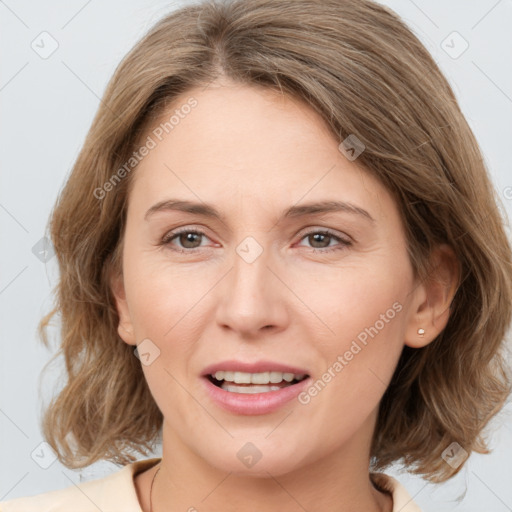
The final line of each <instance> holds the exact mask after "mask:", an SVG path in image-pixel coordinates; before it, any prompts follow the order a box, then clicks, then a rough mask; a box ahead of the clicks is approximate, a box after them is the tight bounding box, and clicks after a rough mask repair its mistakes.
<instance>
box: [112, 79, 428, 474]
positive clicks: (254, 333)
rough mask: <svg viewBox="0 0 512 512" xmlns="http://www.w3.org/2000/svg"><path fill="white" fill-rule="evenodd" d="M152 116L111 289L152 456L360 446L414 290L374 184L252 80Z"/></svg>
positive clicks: (226, 462)
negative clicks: (154, 450) (158, 431)
mask: <svg viewBox="0 0 512 512" xmlns="http://www.w3.org/2000/svg"><path fill="white" fill-rule="evenodd" d="M185 105H189V107H186V106H185ZM176 109H177V112H176ZM172 115H174V118H173V120H171V121H169V120H170V118H171V116H172ZM162 122H163V123H165V122H167V123H168V124H167V125H166V127H163V125H160V126H155V129H154V130H152V131H151V132H149V133H148V134H146V136H145V138H144V139H143V142H144V143H145V144H146V146H147V148H149V149H148V151H142V152H141V154H142V153H147V154H146V156H144V157H143V159H142V161H141V163H140V164H139V166H138V168H137V169H136V171H134V172H136V175H135V176H134V178H136V179H135V181H134V183H133V189H132V191H131V194H130V197H129V207H128V212H127V224H126V231H125V241H124V248H123V271H124V277H123V283H122V284H123V285H124V288H123V287H121V288H117V289H116V295H117V303H118V310H119V312H120V327H119V333H120V335H121V337H122V338H123V339H124V341H125V342H127V343H130V344H132V345H134V344H141V345H140V346H139V353H140V357H141V361H142V363H143V370H144V374H145V376H146V379H147V382H148V385H149V387H150V389H151V392H152V394H153V396H154V399H155V400H156V403H157V404H158V407H159V408H160V410H161V411H162V413H163V415H164V419H165V421H164V450H165V439H166V438H168V439H172V440H173V441H172V442H173V443H174V444H176V443H180V445H181V446H182V447H184V448H185V449H187V450H189V451H191V452H193V453H195V454H196V455H198V456H200V457H201V458H202V459H203V460H206V461H207V462H208V463H210V464H211V465H213V466H215V467H217V468H221V469H223V470H226V471H235V472H244V471H246V472H251V473H255V472H265V471H271V473H272V474H273V475H277V474H282V473H285V472H288V471H291V470H293V469H295V468H298V467H300V466H302V465H304V464H307V463H312V462H314V461H317V460H319V459H320V458H322V457H328V456H331V455H332V454H340V453H341V452H343V453H345V455H347V456H348V457H361V456H364V457H367V456H368V451H369V442H370V439H371V435H372V432H373V429H374V422H375V419H376V413H377V407H378V404H379V400H380V399H381V397H382V395H383V393H384V391H385V389H386V387H387V385H388V383H389V381H390V379H391V376H392V374H393V371H394V369H395V366H396V364H397V361H398V358H399V356H400V353H401V351H402V348H403V345H404V342H406V341H407V336H408V333H409V332H410V330H411V329H412V328H413V327H411V325H410V324H411V322H412V313H413V311H414V309H415V304H417V303H418V301H421V300H423V299H422V297H419V296H418V293H419V292H418V290H420V289H421V288H418V287H417V286H416V283H415V281H414V278H413V271H412V267H411V264H410V262H409V258H408V254H407V250H406V239H405V235H404V231H403V227H402V224H401V220H400V217H399V213H398V209H397V205H396V204H395V202H394V200H393V199H392V197H391V195H390V194H389V193H388V192H387V190H386V189H385V188H384V187H383V186H382V185H381V184H380V183H379V182H378V181H376V180H375V179H374V178H372V177H371V176H370V175H369V174H367V173H366V172H365V171H364V170H362V169H361V168H359V167H358V165H357V159H355V160H352V158H353V155H352V154H351V153H346V154H344V153H343V152H341V151H340V150H339V148H338V145H339V143H340V142H341V141H338V140H336V139H335V138H334V137H333V136H332V135H331V134H330V132H329V131H328V130H327V128H326V127H325V126H324V124H323V122H322V120H321V119H320V118H319V117H318V116H317V114H315V113H314V112H313V111H312V110H310V108H309V107H307V106H305V105H302V104H300V103H297V102H295V101H293V100H291V99H289V98H283V97H278V96H276V95H274V94H273V93H272V92H270V91H268V90H261V89H257V88H252V87H247V86H239V85H234V84H232V83H227V84H224V85H222V86H218V85H216V86H214V85H210V86H209V87H208V88H207V89H205V90H201V89H195V90H192V91H189V92H188V93H186V94H183V95H182V96H181V97H180V98H179V99H178V100H177V101H176V102H175V104H174V106H173V109H172V111H169V112H168V113H166V115H165V116H163V118H162ZM166 130H167V132H168V133H166ZM147 136H149V139H148V138H147ZM356 149H357V148H356ZM359 149H360V148H359ZM346 155H348V156H349V157H350V158H348V157H347V156H346ZM111 193H115V191H114V192H111ZM166 202H167V203H166ZM174 202H176V203H174ZM171 203H174V204H175V207H173V206H172V204H171ZM185 203H186V205H187V207H186V209H184V208H180V207H179V206H180V205H181V206H182V207H183V206H184V205H185ZM155 205H159V206H155ZM318 205H320V206H318ZM326 206H327V207H326ZM186 210H188V211H186ZM213 210H215V211H216V212H217V213H218V216H216V215H213V214H212V211H213ZM178 231H179V233H181V234H180V235H178V234H177V232H178ZM194 232H197V233H199V234H194ZM324 232H328V234H322V233H324ZM416 327H418V326H416ZM134 357H135V356H134ZM251 364H255V366H253V367H251V366H250V365H251ZM248 365H249V366H248ZM237 369H238V370H240V371H242V373H240V374H236V373H234V372H236V370H237ZM216 370H219V371H221V372H222V371H229V372H230V373H228V374H227V375H226V374H224V377H225V378H226V380H224V381H223V382H224V383H223V384H222V381H220V383H221V385H222V386H223V388H222V387H218V386H217V385H215V384H213V383H212V382H210V378H209V377H207V376H205V373H206V374H212V373H215V371H216ZM287 370H288V371H287ZM266 371H269V372H273V374H271V373H269V374H268V375H265V372H266ZM286 373H292V374H294V375H293V378H294V379H295V377H300V375H298V374H305V375H307V376H308V377H306V378H305V379H304V380H303V381H301V382H298V383H295V384H294V383H293V381H292V383H291V384H289V383H288V382H287V380H286V379H287V378H289V377H287V375H285V374H286ZM249 374H252V375H249ZM254 374H264V375H254ZM218 376H219V377H220V378H222V376H223V375H222V373H221V374H218ZM259 379H260V380H259ZM269 379H271V380H274V381H276V382H274V383H272V382H271V383H270V384H268V380H269ZM236 380H237V381H239V382H238V383H237V382H234V381H236ZM253 380H254V381H256V383H258V382H260V384H253V383H252V382H253ZM295 380H297V379H295ZM227 381H231V382H227ZM249 381H250V382H251V384H249ZM278 381H279V382H278ZM265 383H267V384H265ZM217 384H219V382H218V383H217ZM271 386H272V387H271ZM274 386H275V387H274ZM226 387H227V388H228V389H229V390H227V389H225V388H226ZM269 390H270V391H269ZM247 443H251V444H247ZM251 457H252V459H251ZM260 457H261V458H260ZM258 459H259V460H258ZM250 460H252V461H256V463H254V462H250ZM253 465H254V467H252V466H253Z"/></svg>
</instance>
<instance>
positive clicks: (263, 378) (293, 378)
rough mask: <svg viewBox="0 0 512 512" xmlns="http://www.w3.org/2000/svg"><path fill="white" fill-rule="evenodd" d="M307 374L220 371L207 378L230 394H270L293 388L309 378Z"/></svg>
mask: <svg viewBox="0 0 512 512" xmlns="http://www.w3.org/2000/svg"><path fill="white" fill-rule="evenodd" d="M308 377H309V375H307V374H293V373H282V372H263V373H245V372H223V371H218V372H216V373H215V374H214V375H207V376H206V378H207V379H208V380H209V381H210V382H211V383H212V384H214V385H215V386H217V387H219V388H221V389H223V390H224V391H228V392H230V393H242V394H254V393H269V392H271V391H279V390H280V389H283V388H286V387H290V386H293V385H295V384H298V383H299V382H301V381H303V380H304V379H306V378H308Z"/></svg>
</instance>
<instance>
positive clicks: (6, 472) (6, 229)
mask: <svg viewBox="0 0 512 512" xmlns="http://www.w3.org/2000/svg"><path fill="white" fill-rule="evenodd" d="M383 3H384V4H386V5H388V6H390V7H391V8H393V9H394V10H395V11H396V12H397V13H398V14H399V15H400V16H401V17H402V18H403V19H404V20H405V21H406V22H407V23H408V25H409V26H410V27H411V28H412V29H413V31H414V32H415V33H416V34H417V35H418V36H419V37H420V39H421V40H422V41H423V43H424V44H425V45H426V46H427V48H428V49H429V51H430V52H431V53H432V55H433V56H434V58H435V60H436V61H437V62H438V64H439V65H440V67H441V69H442V70H443V71H444V73H445V74H446V75H447V77H448V79H449V81H450V83H451V84H452V85H453V87H454V91H455V93H456V95H457V97H458V99H459V102H460V105H461V108H462V110H463V112H464V113H465V115H466V117H467V119H468V121H469V123H470V125H471V127H472V129H473V130H474V132H475V134H476V137H477V139H478V141H479V143H480V145H481V148H482V151H483V154H484V157H485V161H486V163H487V165H488V167H489V170H490V172H491V174H492V178H493V180H494V182H495V186H496V189H497V191H498V194H499V196H500V198H501V200H502V201H503V205H502V206H503V208H504V209H505V210H506V211H507V212H508V215H509V217H510V216H511V212H512V172H511V164H512V157H511V154H510V147H511V143H512V65H511V64H512V58H511V57H512V31H511V30H510V27H511V26H512V1H511V0H501V1H496V0H481V1H476V0H473V1H464V0H455V1H453V0H452V1H450V2H447V1H446V0H435V1H428V2H427V1H426V0H416V1H412V0H386V1H385V2H383ZM178 5H180V4H179V3H178V2H174V3H169V2H163V1H156V0H155V1H151V2H148V1H146V2H143V1H142V0H130V1H126V0H125V1H121V0H114V1H112V0H111V1H110V2H99V1H98V0H96V1H94V0H92V1H91V0H89V1H88V2H86V1H83V0H75V1H67V2H64V1H59V0H51V1H47V2H41V3H38V2H29V1H23V0H5V1H3V0H0V38H1V39H0V45H1V48H2V59H1V62H0V73H1V74H0V102H1V124H0V130H1V132H0V141H1V142H0V143H1V155H2V158H1V165H2V172H1V174H0V176H1V186H0V226H1V236H2V251H0V315H1V318H0V321H1V337H2V339H1V344H0V349H1V354H0V443H1V445H0V461H1V463H0V500H2V499H8V498H9V499H10V498H15V497H18V496H26V495H30V494H35V493H39V492H43V491H48V490H52V489H57V488H62V487H66V486H69V485H72V482H79V481H81V480H84V479H89V478H93V477H94V478H95V477H101V476H103V475H105V474H107V473H109V472H111V471H113V470H116V469H117V466H114V465H113V464H110V463H99V464H96V465H94V466H92V467H90V468H87V469H86V470H82V471H71V470H68V469H66V468H64V467H63V466H62V465H60V464H59V462H54V463H53V464H51V465H50V466H49V467H48V468H47V469H44V468H42V467H40V465H38V464H37V463H36V460H37V461H38V462H39V463H40V464H43V465H47V464H50V462H51V461H52V454H51V453H50V452H49V451H48V450H46V449H45V448H44V446H42V447H41V446H40V443H41V442H42V437H41V432H40V428H39V417H40V404H41V398H42V397H48V396H50V394H51V391H52V389H53V387H54V386H55V385H56V384H58V381H57V375H58V370H59V368H58V367H57V368H56V369H55V370H54V371H53V372H50V373H48V377H45V379H44V381H43V384H44V386H43V387H41V382H40V372H41V370H42V367H43V365H44V364H45V363H46V362H47V361H48V360H49V358H50V357H51V355H52V354H53V352H52V351H48V350H46V349H44V348H43V347H42V346H41V345H40V343H39V342H38V341H37V337H36V333H35V328H36V324H37V322H38V320H39V318H40V317H41V316H42V315H43V314H44V313H45V312H47V311H48V310H49V307H50V291H51V287H52V286H53V285H54V284H55V282H56V278H57V267H56V259H55V258H53V259H50V260H49V261H48V262H47V263H46V264H44V263H42V262H41V261H40V260H39V259H38V258H37V257H36V256H35V255H34V254H33V252H32V248H33V247H34V245H35V244H36V243H37V242H38V241H39V240H40V239H41V238H42V237H43V235H44V233H45V226H46V222H47V218H48V215H49V213H50V209H51V207H52V205H53V203H54V201H55V199H56V196H57V193H58V191H59V189H60V188H61V187H62V185H63V182H64V180H65V178H66V176H67V175H68V173H69V171H70V169H71V167H72V165H73V162H74V160H75V158H76V156H77V154H78V151H79V149H80V147H81V145H82V143H83V140H84V138H85V135H86V133H87V131H88V129H89V127H90V123H91V121H92V119H93V116H94V114H95V112H96V109H97V108H98V105H99V102H100V98H101V96H102V94H103V91H104V89H105V86H106V84H107V81H108V80H109V79H110V77H111V75H112V73H113V72H114V69H115V67H116V66H117V64H118V63H119V61H120V60H121V58H122V57H123V56H124V55H125V53H126V52H127V51H128V50H129V49H130V48H131V47H132V46H133V45H134V44H135V43H136V41H137V40H138V39H139V38H140V37H141V36H142V35H143V34H144V33H145V32H146V31H147V30H148V29H149V28H150V27H151V26H152V25H153V24H154V23H155V22H156V21H157V20H158V19H160V18H161V17H162V16H163V15H165V14H166V13H168V12H170V11H171V10H173V9H174V8H176V7H177V6H178ZM44 31H47V32H48V33H49V34H51V36H52V37H53V38H54V39H55V40H56V41H57V43H58V48H57V50H56V51H55V52H54V53H53V54H52V55H51V56H49V57H48V58H46V59H43V58H41V56H40V55H39V54H38V53H36V51H34V49H33V48H32V47H31V45H32V44H33V45H34V46H36V45H39V48H40V50H39V51H40V52H41V51H43V49H42V48H41V47H42V46H43V42H41V38H44V37H46V38H47V39H45V40H44V47H45V49H46V50H48V49H49V48H50V44H51V42H50V40H49V39H48V36H40V34H41V33H42V32H44ZM453 31H456V32H458V33H459V34H460V36H461V37H462V38H463V39H464V40H466V41H467V44H469V47H468V49H467V50H466V51H465V52H464V53H462V54H461V55H460V56H457V54H458V53H460V51H461V50H462V49H463V48H464V46H463V45H464V44H465V43H464V41H463V40H462V39H461V38H460V37H459V36H457V35H453V34H452V32H453ZM450 34H452V35H450ZM448 36H449V37H448ZM447 37H448V39H446V38H447ZM33 41H35V42H34V43H33ZM443 41H445V42H444V43H443ZM36 47H37V46H36ZM450 47H451V48H450ZM445 50H446V51H445ZM449 53H451V55H449ZM455 57H457V58H455ZM40 389H43V390H44V392H43V391H40ZM506 411H508V413H510V412H511V411H512V408H511V407H510V405H509V406H508V407H507V409H506ZM510 418H511V417H510V415H509V414H502V415H501V416H500V417H498V418H497V420H496V421H494V422H493V425H492V437H491V443H490V444H491V447H492V448H493V453H492V454H491V455H486V456H483V455H472V456H471V457H470V459H469V461H468V462H467V464H466V465H465V467H464V469H463V470H462V472H461V473H460V474H459V475H458V476H457V477H455V478H453V479H452V480H450V481H449V482H447V483H445V484H441V485H437V486H435V485H431V484H426V483H425V481H423V480H421V479H420V478H417V477H411V476H408V475H407V474H405V473H402V472H400V471H399V468H396V470H394V471H392V472H390V473H391V474H393V475H394V476H397V477H398V478H399V479H400V481H401V482H402V483H403V484H404V485H405V486H406V487H407V488H408V490H409V492H410V493H411V495H412V496H413V497H414V499H415V500H416V501H417V502H418V503H419V505H420V506H421V507H422V508H423V510H424V511H425V512H434V511H436V512H439V511H451V510H464V511H467V512H472V511H474V512H476V511H478V512H481V511H484V510H485V511H486V512H505V511H512V485H511V484H512V469H511V460H510V459H511V455H512V423H511V419H510ZM31 454H32V456H31ZM464 491H467V493H466V496H465V499H464V500H463V501H462V502H461V503H460V505H457V503H456V502H455V501H454V500H455V499H456V498H457V497H458V496H460V495H461V494H463V493H464Z"/></svg>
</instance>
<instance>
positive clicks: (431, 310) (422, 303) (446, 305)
mask: <svg viewBox="0 0 512 512" xmlns="http://www.w3.org/2000/svg"><path fill="white" fill-rule="evenodd" d="M431 268H432V270H431V272H430V274H429V275H428V277H427V278H426V279H425V280H424V281H423V282H422V283H421V284H420V285H419V286H418V287H417V289H416V290H415V297H414V300H413V302H412V306H413V312H412V315H411V317H410V319H409V324H408V326H407V330H406V335H405V344H406V345H407V346H409V347H412V348H421V347H425V346H426V345H428V344H429V343H431V342H432V341H434V340H435V339H436V337H437V336H438V335H439V334H440V333H441V332H442V331H443V329H444V328H445V327H446V325H447V324H448V320H449V318H450V306H451V303H452V300H453V298H454V296H455V293H456V291H457V287H458V283H459V265H458V261H457V257H456V255H455V253H454V251H453V249H452V248H451V247H450V246H449V245H447V244H443V245H440V246H438V247H436V249H434V251H433V253H432V257H431Z"/></svg>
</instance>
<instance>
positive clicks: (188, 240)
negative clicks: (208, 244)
mask: <svg viewBox="0 0 512 512" xmlns="http://www.w3.org/2000/svg"><path fill="white" fill-rule="evenodd" d="M183 237H184V238H183ZM194 237H199V234H198V233H184V234H182V235H181V242H182V244H183V246H184V247H187V248H188V249H193V248H194ZM183 240H185V243H183ZM196 241H197V240H196ZM189 243H191V244H192V246H190V245H187V244H189Z"/></svg>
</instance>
